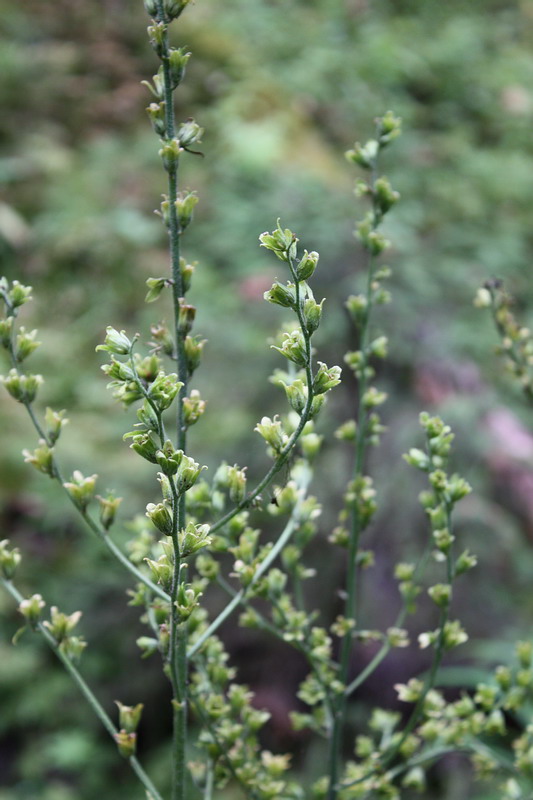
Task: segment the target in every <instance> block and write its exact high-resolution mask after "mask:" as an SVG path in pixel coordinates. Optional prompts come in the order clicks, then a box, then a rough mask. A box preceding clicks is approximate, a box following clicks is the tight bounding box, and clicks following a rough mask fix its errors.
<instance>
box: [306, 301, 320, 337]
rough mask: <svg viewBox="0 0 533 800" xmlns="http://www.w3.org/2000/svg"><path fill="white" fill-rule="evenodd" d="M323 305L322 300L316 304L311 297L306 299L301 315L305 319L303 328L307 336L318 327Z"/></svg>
mask: <svg viewBox="0 0 533 800" xmlns="http://www.w3.org/2000/svg"><path fill="white" fill-rule="evenodd" d="M323 304H324V300H322V301H321V302H320V303H317V302H316V300H315V299H314V298H313V297H308V298H307V299H306V300H305V301H304V305H303V315H304V319H305V327H306V329H307V333H308V334H309V336H312V334H313V333H314V332H315V331H316V330H317V328H318V326H319V325H320V319H321V317H322V306H323Z"/></svg>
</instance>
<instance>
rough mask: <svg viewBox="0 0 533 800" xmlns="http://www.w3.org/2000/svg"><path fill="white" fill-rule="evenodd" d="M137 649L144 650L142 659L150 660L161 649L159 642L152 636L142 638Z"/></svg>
mask: <svg viewBox="0 0 533 800" xmlns="http://www.w3.org/2000/svg"><path fill="white" fill-rule="evenodd" d="M136 645H137V647H138V648H139V649H140V650H142V656H141V658H148V657H149V656H151V655H153V654H154V653H156V652H157V650H158V649H159V642H158V641H157V639H153V638H152V637H150V636H140V637H139V638H138V639H137V641H136Z"/></svg>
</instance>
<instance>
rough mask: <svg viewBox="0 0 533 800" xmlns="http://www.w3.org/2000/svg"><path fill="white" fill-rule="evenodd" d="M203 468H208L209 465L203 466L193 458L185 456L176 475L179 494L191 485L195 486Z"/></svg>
mask: <svg viewBox="0 0 533 800" xmlns="http://www.w3.org/2000/svg"><path fill="white" fill-rule="evenodd" d="M203 469H207V467H201V466H200V465H199V464H198V463H197V462H196V461H195V460H194V459H193V458H190V457H189V456H183V458H182V461H181V464H180V466H179V469H178V474H177V476H176V489H177V490H178V494H183V493H184V492H186V491H187V490H188V489H190V488H191V486H194V484H195V483H196V481H197V480H198V477H199V475H200V473H201V471H202V470H203Z"/></svg>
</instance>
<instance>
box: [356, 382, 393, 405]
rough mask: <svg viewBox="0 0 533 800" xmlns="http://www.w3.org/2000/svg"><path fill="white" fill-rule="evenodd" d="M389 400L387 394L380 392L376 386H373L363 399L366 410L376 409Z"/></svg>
mask: <svg viewBox="0 0 533 800" xmlns="http://www.w3.org/2000/svg"><path fill="white" fill-rule="evenodd" d="M386 399H387V393H386V392H380V391H378V389H376V387H375V386H371V387H370V388H369V389H367V390H366V392H365V393H364V395H363V397H362V401H363V406H364V407H365V408H375V407H376V406H380V405H382V404H383V403H384V402H385V400H386Z"/></svg>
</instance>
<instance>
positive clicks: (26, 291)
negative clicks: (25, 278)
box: [2, 281, 32, 308]
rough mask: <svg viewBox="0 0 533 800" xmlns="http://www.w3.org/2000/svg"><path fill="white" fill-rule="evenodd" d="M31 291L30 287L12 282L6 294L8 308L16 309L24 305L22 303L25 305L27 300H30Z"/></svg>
mask: <svg viewBox="0 0 533 800" xmlns="http://www.w3.org/2000/svg"><path fill="white" fill-rule="evenodd" d="M31 291H32V287H31V286H23V285H22V284H21V283H19V282H18V281H13V283H12V284H11V289H10V290H9V291H8V292H7V298H8V301H9V304H10V306H11V307H12V308H18V307H19V306H22V305H24V303H27V302H28V300H31V299H32V298H31ZM2 293H3V292H2ZM4 297H5V294H4Z"/></svg>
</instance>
